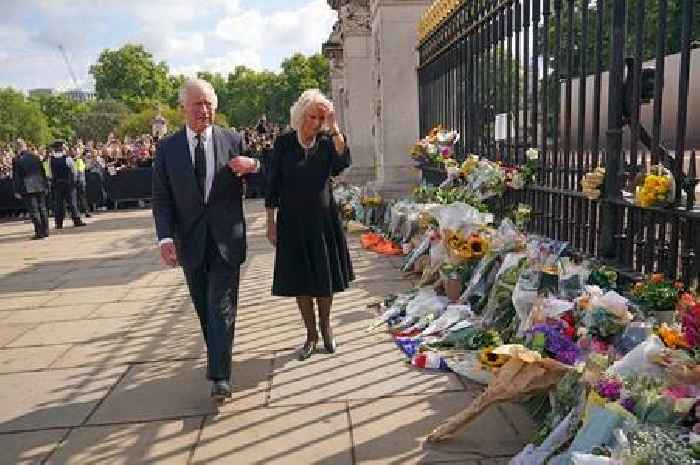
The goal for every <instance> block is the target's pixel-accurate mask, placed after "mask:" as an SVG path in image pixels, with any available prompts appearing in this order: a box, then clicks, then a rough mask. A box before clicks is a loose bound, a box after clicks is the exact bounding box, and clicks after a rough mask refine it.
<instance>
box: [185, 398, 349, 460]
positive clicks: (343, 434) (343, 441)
mask: <svg viewBox="0 0 700 465" xmlns="http://www.w3.org/2000/svg"><path fill="white" fill-rule="evenodd" d="M192 463H193V465H194V464H196V465H218V464H221V465H230V464H260V465H262V464H266V465H267V464H270V465H272V464H280V465H290V464H324V465H336V464H337V465H352V464H353V459H352V453H351V440H350V432H349V428H348V421H347V411H346V406H345V404H343V403H338V404H332V403H331V404H322V405H308V406H303V407H274V408H263V409H256V410H250V411H245V412H235V413H231V414H222V415H219V416H217V417H215V418H208V419H207V422H206V423H205V425H204V429H203V431H202V437H201V439H200V441H199V444H198V445H197V448H196V450H195V454H194V460H193V461H192Z"/></svg>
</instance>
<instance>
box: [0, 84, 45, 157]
mask: <svg viewBox="0 0 700 465" xmlns="http://www.w3.org/2000/svg"><path fill="white" fill-rule="evenodd" d="M19 137H21V138H22V139H24V140H26V141H27V142H30V143H33V144H46V143H47V142H49V141H50V139H51V129H50V128H49V123H48V121H47V119H46V116H44V114H43V113H42V112H41V108H40V107H39V105H38V104H37V103H36V102H35V101H32V100H30V99H28V98H26V97H25V96H24V94H22V93H21V92H18V91H16V90H14V89H10V88H5V89H0V141H4V142H10V141H13V140H16V139H17V138H19Z"/></svg>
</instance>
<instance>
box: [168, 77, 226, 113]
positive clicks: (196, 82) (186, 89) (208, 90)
mask: <svg viewBox="0 0 700 465" xmlns="http://www.w3.org/2000/svg"><path fill="white" fill-rule="evenodd" d="M194 89H197V90H199V91H201V92H203V93H204V95H206V96H207V98H208V100H209V101H210V102H211V106H212V108H213V109H216V107H217V106H218V105H219V99H217V98H216V92H215V91H214V87H212V85H211V84H209V83H208V82H207V81H205V80H204V79H197V78H192V79H188V80H187V81H185V83H184V84H183V85H182V87H181V88H180V94H179V96H178V101H179V102H180V105H182V106H185V101H186V100H187V96H188V95H189V93H190V92H191V91H193V90H194Z"/></svg>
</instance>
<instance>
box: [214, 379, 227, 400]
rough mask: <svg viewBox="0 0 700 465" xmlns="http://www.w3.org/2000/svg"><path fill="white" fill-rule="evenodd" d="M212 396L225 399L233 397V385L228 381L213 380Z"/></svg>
mask: <svg viewBox="0 0 700 465" xmlns="http://www.w3.org/2000/svg"><path fill="white" fill-rule="evenodd" d="M211 396H212V397H213V398H214V399H216V400H224V399H228V398H230V397H231V385H230V384H229V382H228V381H225V380H219V381H213V382H212V385H211Z"/></svg>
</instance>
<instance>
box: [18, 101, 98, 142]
mask: <svg viewBox="0 0 700 465" xmlns="http://www.w3.org/2000/svg"><path fill="white" fill-rule="evenodd" d="M31 100H33V101H35V102H36V103H37V105H39V108H40V109H41V112H42V113H43V114H44V116H46V119H47V121H48V124H49V127H50V128H51V136H52V137H53V138H55V139H71V138H73V137H75V125H76V122H77V121H78V118H79V116H80V115H81V114H83V113H85V112H86V111H87V105H86V104H85V103H82V102H76V101H75V100H73V99H70V98H68V97H66V96H65V95H40V96H37V97H33V98H31Z"/></svg>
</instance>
